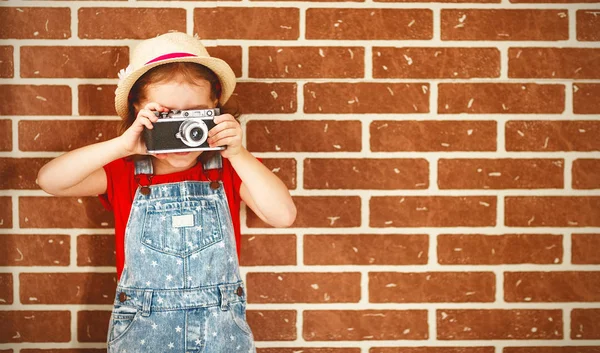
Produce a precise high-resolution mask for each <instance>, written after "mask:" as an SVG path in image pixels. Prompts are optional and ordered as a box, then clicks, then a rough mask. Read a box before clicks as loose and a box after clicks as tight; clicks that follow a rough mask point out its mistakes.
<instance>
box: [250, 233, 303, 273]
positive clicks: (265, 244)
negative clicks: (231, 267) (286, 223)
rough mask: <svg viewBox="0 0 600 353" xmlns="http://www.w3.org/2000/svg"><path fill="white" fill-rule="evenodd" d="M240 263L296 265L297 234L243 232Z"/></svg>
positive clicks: (252, 264)
mask: <svg viewBox="0 0 600 353" xmlns="http://www.w3.org/2000/svg"><path fill="white" fill-rule="evenodd" d="M240 247H241V248H242V249H244V251H242V252H241V257H240V265H242V266H284V265H296V236H295V235H293V234H273V235H270V234H269V235H268V234H265V235H257V234H247V235H246V234H242V239H241V246H240Z"/></svg>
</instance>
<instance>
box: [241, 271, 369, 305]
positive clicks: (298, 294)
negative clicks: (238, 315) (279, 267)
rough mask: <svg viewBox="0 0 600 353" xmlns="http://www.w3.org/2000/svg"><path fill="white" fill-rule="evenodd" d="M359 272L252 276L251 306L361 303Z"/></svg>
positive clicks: (250, 287) (250, 279)
mask: <svg viewBox="0 0 600 353" xmlns="http://www.w3.org/2000/svg"><path fill="white" fill-rule="evenodd" d="M360 280H361V274H360V273H359V272H336V273H323V272H318V273H296V272H288V273H283V272H278V273H249V274H248V277H247V282H248V302H249V303H358V302H359V301H360Z"/></svg>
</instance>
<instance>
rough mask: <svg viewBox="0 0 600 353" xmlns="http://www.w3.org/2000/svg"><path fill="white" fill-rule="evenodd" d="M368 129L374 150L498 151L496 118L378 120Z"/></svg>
mask: <svg viewBox="0 0 600 353" xmlns="http://www.w3.org/2000/svg"><path fill="white" fill-rule="evenodd" d="M369 130H370V131H369V132H370V134H369V135H370V137H371V140H370V145H371V151H372V152H402V151H407V152H409V151H419V152H434V151H496V122H495V121H393V120H379V121H374V122H373V123H371V125H370V127H369Z"/></svg>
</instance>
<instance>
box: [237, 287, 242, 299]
mask: <svg viewBox="0 0 600 353" xmlns="http://www.w3.org/2000/svg"><path fill="white" fill-rule="evenodd" d="M243 294H244V289H243V288H242V287H241V286H240V287H238V289H237V295H238V296H240V297H241V296H242V295H243Z"/></svg>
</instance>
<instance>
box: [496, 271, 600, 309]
mask: <svg viewBox="0 0 600 353" xmlns="http://www.w3.org/2000/svg"><path fill="white" fill-rule="evenodd" d="M504 300H505V301H507V302H534V303H540V302H596V301H600V272H593V271H585V272H575V271H555V272H504Z"/></svg>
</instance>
